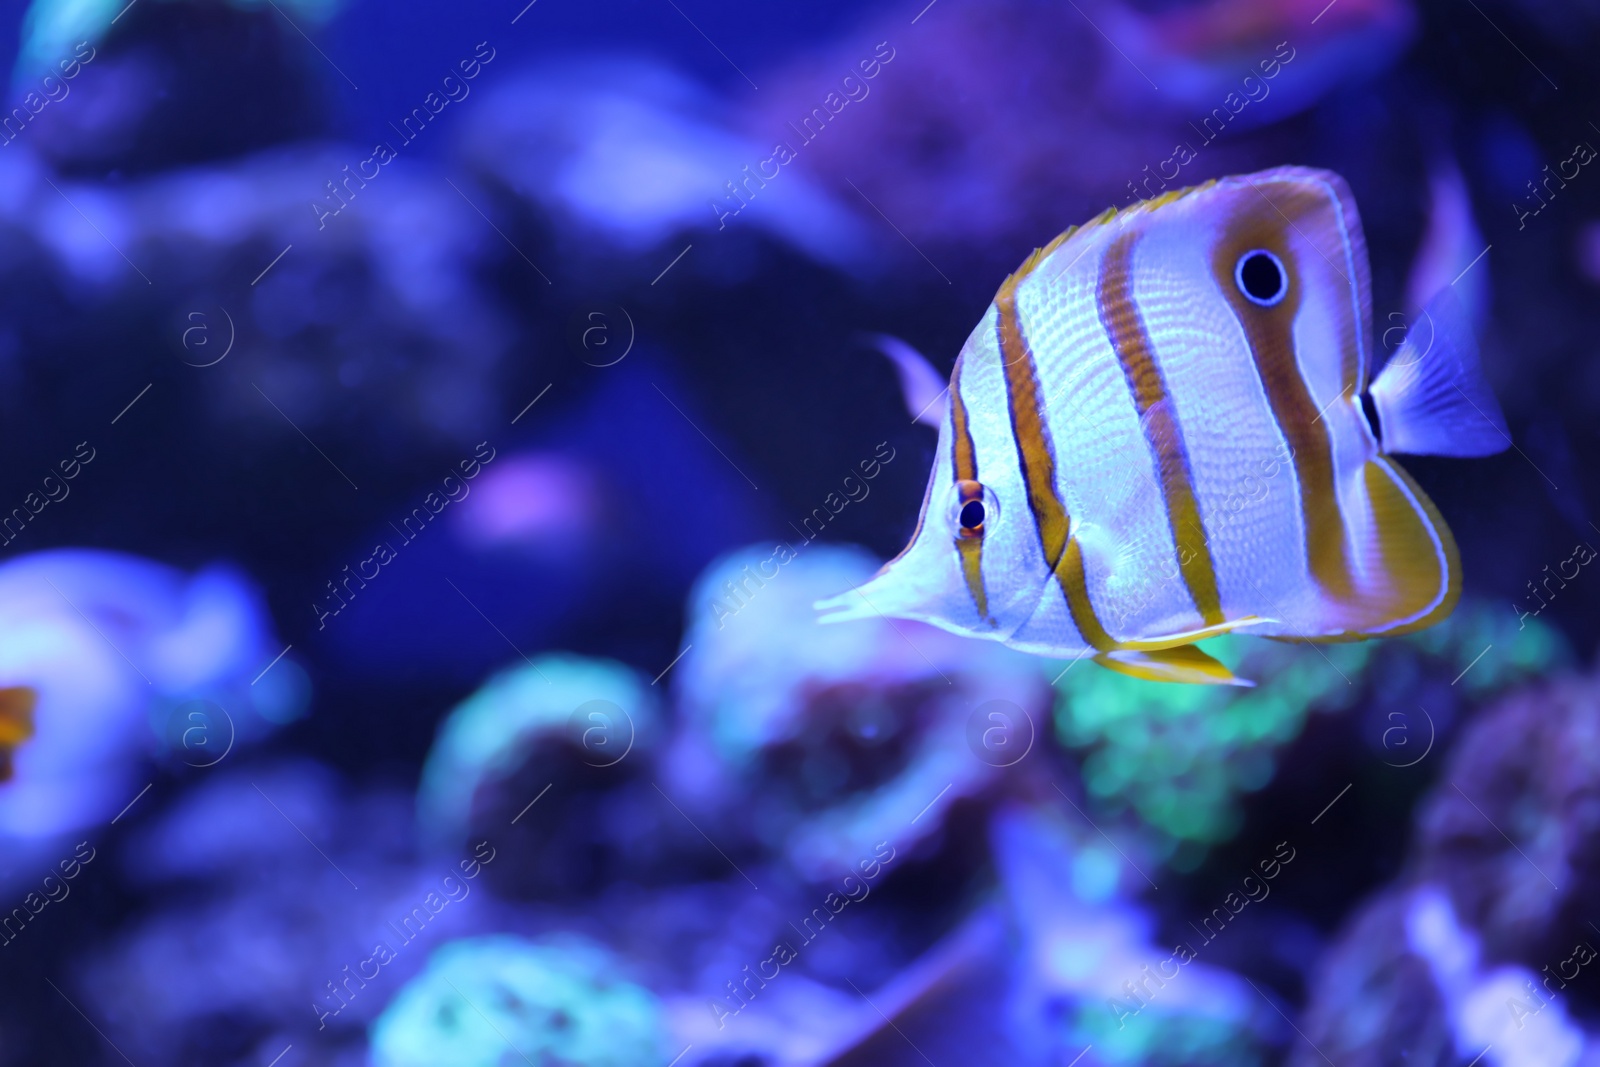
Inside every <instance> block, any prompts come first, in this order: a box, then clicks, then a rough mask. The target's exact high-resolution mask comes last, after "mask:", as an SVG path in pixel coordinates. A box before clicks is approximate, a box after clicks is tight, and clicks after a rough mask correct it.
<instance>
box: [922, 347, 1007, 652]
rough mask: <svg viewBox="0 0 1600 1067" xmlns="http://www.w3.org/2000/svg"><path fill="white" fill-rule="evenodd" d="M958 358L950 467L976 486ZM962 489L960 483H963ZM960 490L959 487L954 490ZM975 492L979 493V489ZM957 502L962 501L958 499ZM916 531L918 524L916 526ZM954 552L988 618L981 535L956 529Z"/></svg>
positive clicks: (958, 480)
mask: <svg viewBox="0 0 1600 1067" xmlns="http://www.w3.org/2000/svg"><path fill="white" fill-rule="evenodd" d="M960 382H961V359H960V358H957V359H956V369H955V370H954V371H952V372H951V374H950V423H951V429H952V431H953V432H952V433H951V435H950V459H951V466H953V467H954V468H955V476H956V484H957V485H958V486H963V483H966V484H967V485H973V486H976V485H978V453H977V450H976V448H974V446H973V443H972V427H971V426H970V425H969V424H968V422H967V405H966V404H965V403H964V402H963V401H962V399H961V385H960ZM963 489H964V486H963ZM958 491H961V490H958ZM978 492H979V493H980V494H981V493H982V490H981V489H979V490H978ZM960 503H962V504H965V503H966V500H965V499H962V500H961V501H960ZM918 529H919V532H920V529H921V527H920V525H919V527H918ZM955 541H956V552H957V554H959V555H960V557H961V575H962V577H963V578H965V579H966V582H967V592H969V593H971V594H972V603H973V604H974V605H976V606H977V608H978V615H979V617H981V618H983V619H987V620H988V621H989V622H990V623H991V624H992V623H993V622H994V620H993V619H990V618H989V596H988V592H987V590H985V589H984V585H983V538H982V537H981V536H975V537H974V536H966V535H965V534H964V532H963V531H961V530H957V531H956V538H955Z"/></svg>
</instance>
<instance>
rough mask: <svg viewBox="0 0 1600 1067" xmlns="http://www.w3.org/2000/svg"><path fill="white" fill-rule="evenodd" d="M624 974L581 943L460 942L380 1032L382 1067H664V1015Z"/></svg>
mask: <svg viewBox="0 0 1600 1067" xmlns="http://www.w3.org/2000/svg"><path fill="white" fill-rule="evenodd" d="M620 965H621V961H619V960H618V959H616V958H615V957H614V956H612V955H611V954H610V953H609V952H607V951H606V950H605V949H603V948H602V947H600V946H599V945H597V944H594V943H592V942H588V941H584V940H579V939H575V938H571V939H569V938H560V939H547V940H543V941H528V940H525V939H523V938H519V937H510V936H499V937H483V938H473V939H469V940H463V941H456V942H453V943H451V944H449V945H446V946H445V947H443V948H441V949H439V950H438V951H437V952H435V953H434V954H433V957H432V958H431V959H430V960H429V961H428V968H427V970H426V971H424V972H423V973H422V974H421V975H419V976H418V977H417V978H415V979H414V980H413V981H411V982H410V983H409V984H408V985H407V986H406V987H405V988H404V989H402V990H401V991H400V993H399V994H398V995H397V996H396V997H395V998H394V1000H393V1001H392V1002H391V1003H390V1004H389V1007H388V1008H387V1009H385V1010H384V1013H383V1015H382V1016H380V1017H379V1018H378V1020H377V1021H376V1022H375V1023H373V1025H372V1063H373V1067H499V1065H501V1064H504V1063H509V1062H515V1061H516V1060H517V1059H521V1060H525V1061H526V1062H528V1063H561V1064H567V1065H570V1067H654V1065H659V1064H663V1063H665V1062H666V1056H665V1055H664V1054H663V1053H664V1044H665V1042H664V1035H663V1029H662V1019H661V1009H660V1007H659V1005H658V1003H657V1000H656V998H655V996H654V995H653V994H652V993H651V992H650V991H649V990H647V989H645V988H643V987H642V986H638V985H635V984H633V983H632V982H628V981H625V980H623V979H621V978H619V977H618V976H617V972H618V970H619V967H620Z"/></svg>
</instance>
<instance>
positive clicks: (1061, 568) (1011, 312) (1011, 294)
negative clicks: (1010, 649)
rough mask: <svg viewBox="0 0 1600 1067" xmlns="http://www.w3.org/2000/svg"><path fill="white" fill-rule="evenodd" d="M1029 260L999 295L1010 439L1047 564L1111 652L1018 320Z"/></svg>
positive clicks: (1075, 616) (1086, 626)
mask: <svg viewBox="0 0 1600 1067" xmlns="http://www.w3.org/2000/svg"><path fill="white" fill-rule="evenodd" d="M1040 258H1041V257H1040V255H1039V254H1037V253H1036V254H1035V255H1033V256H1030V257H1029V258H1028V260H1027V261H1026V262H1024V263H1023V265H1022V267H1021V268H1020V269H1018V271H1017V272H1016V273H1015V274H1013V275H1011V276H1010V277H1009V278H1007V279H1006V280H1005V283H1004V284H1003V285H1001V286H1000V291H999V292H998V293H996V294H995V298H994V303H995V309H996V310H997V311H998V312H999V320H998V323H997V326H996V329H997V330H998V331H999V345H1000V363H1001V366H1002V368H1003V369H1004V372H1005V383H1006V401H1007V405H1008V407H1009V410H1010V415H1011V436H1012V439H1013V440H1014V441H1015V442H1016V446H1017V462H1018V463H1019V464H1020V466H1021V468H1022V478H1023V482H1024V484H1025V485H1026V486H1027V493H1028V510H1029V512H1030V513H1031V514H1032V515H1033V521H1034V526H1035V527H1036V528H1037V530H1038V533H1039V545H1040V547H1041V548H1042V549H1043V550H1044V559H1045V564H1046V566H1048V567H1049V568H1050V570H1051V573H1052V574H1054V575H1055V577H1056V580H1057V581H1058V582H1059V583H1060V585H1061V592H1062V594H1063V595H1064V596H1065V597H1066V599H1067V608H1068V610H1069V611H1070V612H1071V614H1072V622H1073V625H1075V626H1076V627H1077V628H1078V632H1079V633H1080V634H1082V635H1083V638H1084V640H1086V641H1088V642H1089V644H1090V645H1091V646H1092V647H1094V648H1096V649H1099V650H1100V651H1102V652H1104V651H1108V650H1110V649H1113V648H1115V647H1117V643H1116V641H1115V639H1113V638H1112V636H1111V635H1110V634H1109V633H1107V632H1106V630H1105V627H1104V626H1102V625H1101V623H1100V619H1099V617H1098V616H1097V615H1096V614H1095V610H1094V605H1093V604H1092V603H1091V602H1090V600H1089V589H1088V580H1087V577H1086V575H1085V570H1084V564H1083V552H1082V550H1081V548H1080V546H1079V545H1078V544H1077V543H1076V542H1075V541H1073V540H1072V538H1071V532H1072V521H1071V517H1070V516H1069V515H1068V514H1067V509H1066V506H1065V505H1063V504H1062V502H1061V496H1060V493H1059V492H1058V490H1057V489H1056V461H1055V453H1054V451H1053V449H1052V447H1051V443H1050V428H1049V426H1048V425H1047V424H1046V423H1045V418H1044V402H1043V398H1042V397H1040V395H1039V377H1038V372H1037V369H1036V367H1035V365H1034V359H1033V353H1032V352H1031V351H1030V350H1029V348H1028V341H1027V338H1026V337H1025V336H1024V335H1023V332H1022V320H1021V318H1020V317H1019V316H1018V315H1017V286H1018V285H1019V284H1020V283H1021V282H1022V279H1023V278H1025V277H1027V274H1028V272H1029V271H1030V270H1031V269H1032V268H1033V266H1034V265H1036V264H1037V263H1038V262H1039V260H1040Z"/></svg>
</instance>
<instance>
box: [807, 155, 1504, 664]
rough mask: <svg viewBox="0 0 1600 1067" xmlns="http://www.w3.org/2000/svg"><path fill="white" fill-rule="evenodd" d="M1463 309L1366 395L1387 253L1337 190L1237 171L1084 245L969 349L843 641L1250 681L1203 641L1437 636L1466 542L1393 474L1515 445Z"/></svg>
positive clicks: (1034, 279)
mask: <svg viewBox="0 0 1600 1067" xmlns="http://www.w3.org/2000/svg"><path fill="white" fill-rule="evenodd" d="M1445 297H1446V299H1435V300H1434V301H1433V303H1432V304H1430V306H1429V309H1428V310H1429V314H1428V315H1427V316H1425V318H1424V325H1423V326H1419V327H1418V328H1414V329H1413V330H1412V331H1411V336H1409V337H1408V338H1407V340H1406V342H1405V343H1404V344H1403V345H1402V346H1401V347H1400V349H1399V350H1398V351H1397V352H1396V353H1395V356H1394V357H1393V359H1391V360H1390V361H1389V364H1388V365H1387V366H1386V367H1385V369H1384V373H1383V374H1381V375H1380V376H1379V377H1378V378H1377V380H1376V381H1374V382H1372V384H1371V387H1370V389H1369V387H1368V376H1369V372H1370V370H1371V360H1372V347H1371V334H1372V308H1371V295H1370V283H1369V278H1368V268H1367V252H1366V245H1365V242H1364V240H1363V238H1362V234H1361V223H1360V220H1359V218H1358V217H1357V214H1356V208H1355V203H1354V201H1353V199H1352V197H1351V195H1350V190H1349V188H1348V187H1347V186H1346V185H1345V183H1344V180H1343V179H1342V178H1340V177H1339V176H1338V175H1336V174H1333V173H1331V172H1328V171H1318V170H1308V169H1302V168H1293V167H1285V168H1279V169H1275V170H1269V171H1262V172H1260V173H1257V174H1251V175H1243V176H1237V177H1230V178H1224V179H1222V180H1220V181H1213V182H1208V183H1206V184H1204V185H1201V186H1198V187H1195V188H1193V189H1186V190H1182V191H1177V192H1173V193H1171V194H1169V195H1166V196H1162V197H1160V198H1158V199H1155V200H1151V201H1146V202H1144V203H1141V204H1139V205H1136V206H1134V207H1131V208H1128V209H1126V210H1124V211H1122V212H1120V213H1119V212H1114V211H1108V212H1106V213H1105V214H1103V215H1101V216H1100V217H1098V218H1096V219H1094V220H1093V221H1091V222H1089V223H1088V224H1087V225H1085V226H1083V227H1081V228H1077V227H1074V228H1073V229H1070V230H1068V231H1067V232H1066V233H1064V234H1062V235H1061V236H1060V237H1058V238H1056V239H1055V240H1054V241H1052V242H1051V243H1050V244H1049V245H1047V246H1046V247H1044V248H1043V249H1039V250H1037V251H1035V252H1034V254H1033V255H1031V256H1029V257H1028V259H1027V261H1026V262H1024V263H1023V265H1022V267H1021V268H1020V269H1019V270H1018V271H1017V272H1016V273H1015V274H1013V275H1012V276H1011V277H1009V278H1007V279H1006V281H1005V283H1004V284H1003V285H1002V286H1001V287H1000V291H999V293H998V294H997V295H996V297H995V300H994V303H993V304H992V305H991V306H990V308H989V311H988V312H987V313H986V314H985V315H984V318H983V321H982V322H981V323H979V325H978V327H977V329H976V330H974V331H973V333H972V335H971V336H970V337H969V338H968V339H967V343H966V345H965V346H964V347H963V348H962V351H961V355H960V357H959V358H958V359H957V361H956V366H955V370H954V372H953V373H952V375H951V379H950V403H949V410H948V413H947V414H946V416H945V417H944V419H943V420H942V421H941V424H940V428H939V447H938V452H937V458H936V460H935V463H934V469H933V473H932V476H931V478H930V480H929V483H928V489H927V493H926V496H925V497H924V500H923V506H922V515H921V518H920V519H919V520H918V523H917V529H916V532H915V533H914V534H913V535H912V539H911V543H910V544H909V545H908V546H907V547H906V549H905V550H904V551H903V552H902V553H901V554H900V555H899V556H898V557H896V558H895V559H894V560H892V561H890V563H889V564H888V565H887V566H885V567H884V569H883V570H882V571H880V572H879V573H878V575H877V576H876V577H874V578H873V579H872V580H871V581H869V582H867V583H866V584H865V585H863V586H861V587H860V588H858V589H854V590H851V591H850V592H848V593H844V594H842V595H840V596H837V597H834V598H833V599H831V600H827V601H824V602H822V603H820V604H819V605H818V607H819V608H820V609H823V610H825V611H828V612H829V614H827V615H826V616H825V617H824V621H840V620H844V619H852V618H858V617H869V616H873V615H877V614H880V613H881V614H884V615H893V616H899V617H902V618H910V619H921V620H925V621H927V622H931V623H933V624H935V625H938V626H941V627H944V628H946V629H948V630H952V631H954V632H956V633H961V634H966V635H970V636H974V637H985V638H989V639H992V640H998V641H1003V642H1005V643H1006V644H1008V645H1011V646H1013V647H1015V648H1019V649H1022V650H1024V651H1028V652H1035V653H1039V654H1043V655H1050V656H1083V655H1088V654H1092V655H1093V656H1094V659H1095V660H1096V662H1098V663H1100V664H1102V665H1104V666H1106V667H1110V668H1112V669H1114V670H1118V671H1121V672H1122V673H1125V674H1130V675H1133V676H1135V677H1139V678H1147V679H1152V680H1157V681H1174V682H1198V683H1233V684H1250V683H1248V682H1242V681H1241V680H1240V679H1237V678H1235V677H1234V676H1233V675H1232V674H1231V673H1230V672H1229V671H1228V669H1227V668H1226V667H1224V666H1223V665H1222V664H1220V663H1218V662H1217V661H1216V660H1215V659H1213V658H1211V657H1210V656H1208V655H1206V654H1205V653H1204V652H1201V651H1200V650H1199V649H1197V648H1195V647H1194V646H1193V642H1195V641H1197V640H1201V639H1203V638H1206V637H1210V636H1214V635H1216V634H1221V633H1225V632H1228V631H1230V630H1235V629H1247V631H1248V632H1249V633H1252V634H1259V635H1263V636H1271V637H1279V638H1287V639H1303V640H1313V641H1316V640H1322V641H1342V640H1360V639H1363V638H1368V637H1377V636H1387V635H1393V634H1400V633H1405V632H1408V631H1411V630H1416V629H1420V628H1422V627H1425V626H1430V625H1432V624H1434V623H1436V622H1438V621H1440V620H1441V619H1443V618H1444V617H1445V616H1447V615H1448V614H1449V613H1450V611H1451V610H1452V609H1453V608H1454V606H1455V602H1456V599H1457V597H1458V595H1459V589H1460V563H1459V560H1458V558H1457V554H1456V548H1455V542H1454V540H1453V538H1452V537H1451V535H1450V531H1449V529H1448V528H1447V527H1446V526H1445V524H1444V520H1443V519H1442V518H1441V517H1440V516H1439V513H1438V511H1437V510H1436V509H1435V508H1434V506H1433V504H1432V502H1431V501H1429V500H1428V498H1427V496H1426V495H1424V494H1423V492H1422V490H1421V489H1420V488H1419V487H1418V486H1417V485H1416V483H1415V482H1413V481H1412V480H1411V479H1410V478H1409V477H1408V476H1407V475H1406V473H1405V472H1404V471H1403V470H1401V469H1400V467H1399V466H1398V465H1397V464H1396V463H1395V462H1394V461H1393V460H1391V459H1390V458H1389V454H1390V453H1394V452H1404V453H1411V454H1430V455H1447V456H1484V455H1490V454H1493V453H1495V452H1499V451H1501V450H1503V449H1504V448H1505V447H1506V446H1507V445H1508V443H1509V441H1510V438H1509V437H1508V436H1507V434H1506V431H1505V424H1504V419H1503V417H1502V416H1501V414H1500V409H1499V406H1498V404H1497V403H1496V402H1495V399H1494V396H1493V394H1492V393H1491V392H1490V390H1489V387H1488V385H1487V384H1486V383H1485V381H1484V380H1483V378H1482V375H1481V373H1480V371H1479V369H1478V362H1477V354H1476V350H1475V348H1474V346H1473V342H1472V338H1471V333H1470V330H1469V329H1467V328H1466V327H1465V326H1464V325H1462V324H1461V313H1460V312H1459V310H1453V309H1457V308H1458V305H1457V304H1455V303H1454V302H1452V301H1450V300H1449V299H1448V291H1447V292H1446V294H1445Z"/></svg>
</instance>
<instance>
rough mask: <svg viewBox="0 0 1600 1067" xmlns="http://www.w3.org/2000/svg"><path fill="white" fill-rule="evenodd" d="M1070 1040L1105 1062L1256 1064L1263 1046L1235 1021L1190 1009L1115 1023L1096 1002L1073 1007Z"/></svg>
mask: <svg viewBox="0 0 1600 1067" xmlns="http://www.w3.org/2000/svg"><path fill="white" fill-rule="evenodd" d="M1069 1025H1070V1026H1071V1030H1072V1036H1071V1039H1070V1043H1072V1044H1078V1045H1092V1046H1093V1047H1094V1050H1095V1054H1096V1057H1097V1062H1099V1063H1102V1064H1106V1065H1107V1067H1123V1065H1127V1067H1167V1065H1169V1064H1170V1065H1172V1067H1212V1065H1213V1064H1215V1065H1218V1067H1222V1065H1226V1067H1255V1065H1257V1064H1260V1063H1262V1062H1263V1056H1262V1050H1261V1049H1260V1048H1259V1047H1258V1046H1257V1044H1256V1042H1255V1041H1254V1039H1253V1038H1252V1037H1251V1035H1250V1031H1249V1030H1248V1029H1247V1028H1245V1027H1243V1026H1241V1025H1240V1023H1238V1022H1236V1021H1234V1020H1230V1019H1222V1018H1215V1017H1212V1016H1207V1015H1200V1014H1196V1013H1192V1012H1167V1013H1156V1012H1151V1013H1149V1014H1143V1015H1141V1016H1140V1018H1139V1020H1138V1024H1137V1025H1119V1024H1118V1022H1117V1016H1116V1013H1115V1012H1114V1011H1107V1010H1106V1009H1105V1006H1104V1005H1102V1004H1099V1003H1087V1002H1086V1003H1084V1004H1081V1005H1079V1006H1078V1009H1077V1011H1076V1013H1075V1014H1074V1016H1073V1018H1072V1021H1071V1023H1070V1024H1069Z"/></svg>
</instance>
